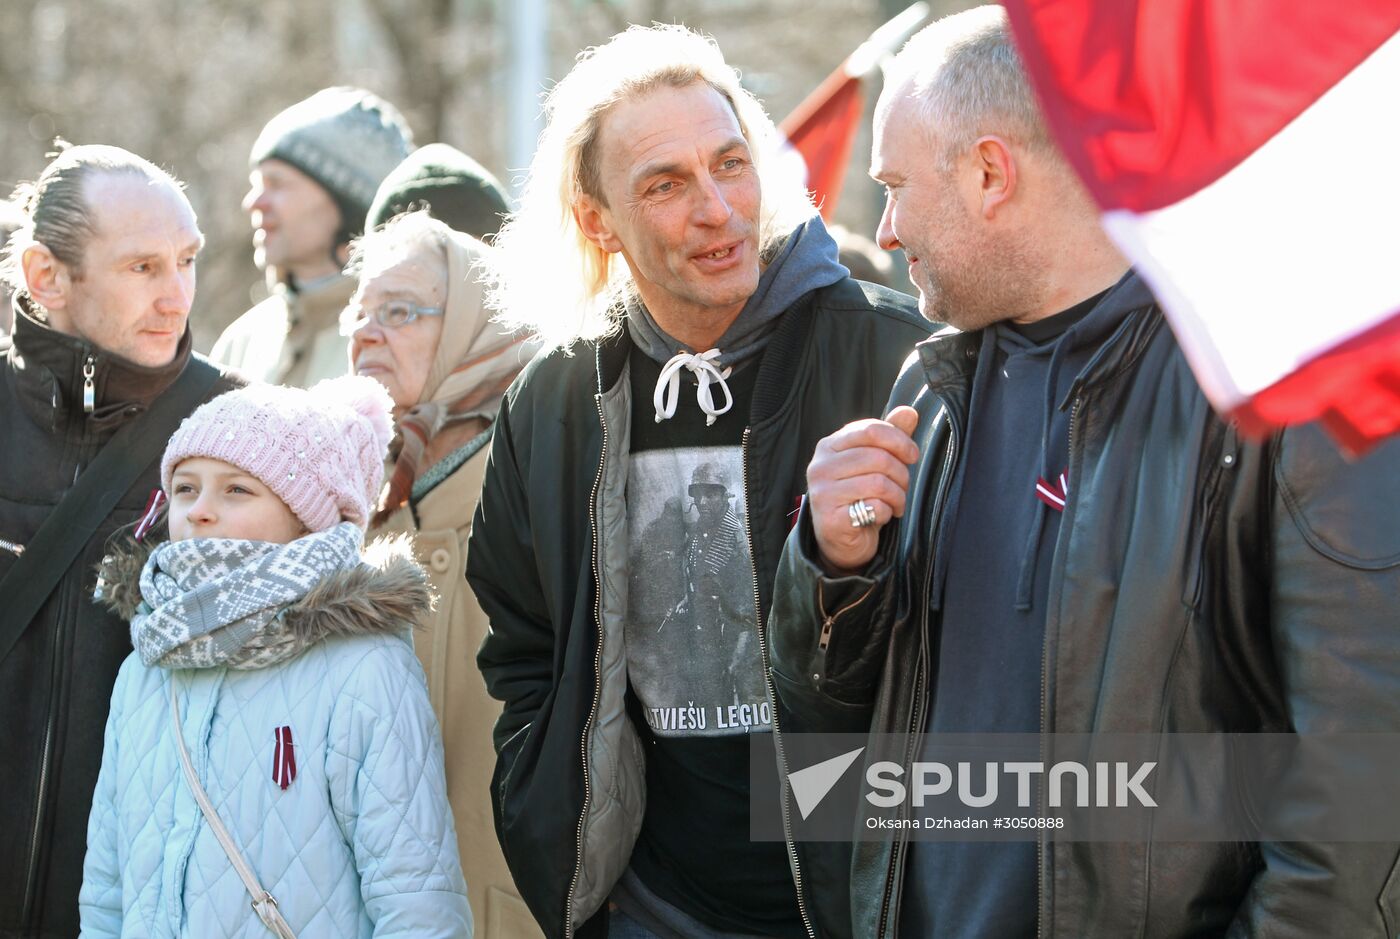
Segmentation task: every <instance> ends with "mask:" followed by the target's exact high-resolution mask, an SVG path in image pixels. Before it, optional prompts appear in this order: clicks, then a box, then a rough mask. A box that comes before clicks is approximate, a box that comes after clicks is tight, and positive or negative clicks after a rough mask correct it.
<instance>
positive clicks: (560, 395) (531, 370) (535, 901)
mask: <svg viewBox="0 0 1400 939" xmlns="http://www.w3.org/2000/svg"><path fill="white" fill-rule="evenodd" d="M929 328H930V327H929V324H928V323H927V322H926V321H924V320H923V319H922V318H920V317H919V315H918V313H917V311H916V310H915V307H914V301H913V299H912V298H911V297H907V296H904V295H903V294H897V293H893V292H891V291H888V290H885V289H883V288H879V287H875V286H872V285H869V284H861V283H859V282H857V281H854V280H849V279H847V280H844V281H841V282H839V283H837V284H835V285H833V286H831V287H826V288H822V289H819V290H816V291H813V292H812V293H809V294H807V295H806V296H805V297H803V298H802V299H801V300H799V301H798V302H797V303H796V304H794V305H793V307H792V308H790V309H789V310H788V311H787V312H786V313H785V314H784V315H783V317H782V320H781V322H780V325H779V326H778V327H777V329H776V330H775V331H774V333H773V335H772V338H771V339H770V340H769V345H768V348H767V350H766V351H765V352H764V357H763V360H762V364H761V365H760V366H759V369H760V370H759V373H758V375H757V377H756V379H755V387H754V395H753V403H752V407H751V412H750V419H749V427H748V429H747V430H746V431H745V433H744V440H743V451H744V469H745V472H744V487H745V492H746V496H747V499H746V504H747V505H748V506H749V511H748V514H747V525H746V528H747V536H748V538H749V541H750V546H751V548H752V553H753V567H754V575H755V577H754V584H753V587H754V591H755V593H756V598H755V600H756V608H757V609H758V610H759V611H760V616H759V639H760V644H761V645H762V646H763V652H764V655H765V664H766V654H767V652H766V643H765V640H764V638H763V637H764V631H763V630H764V623H763V615H762V614H763V612H764V611H766V610H767V609H768V607H769V604H770V603H771V599H772V589H771V588H772V582H773V580H772V578H773V573H774V571H775V570H776V568H777V563H778V556H779V554H780V553H781V551H782V547H783V542H784V539H786V537H787V533H788V530H789V529H790V528H791V525H792V513H793V509H794V502H795V500H796V498H797V497H798V496H800V495H801V493H802V492H803V490H804V489H805V488H806V469H807V461H808V459H809V458H810V456H811V453H812V450H813V448H814V447H815V446H816V443H817V441H818V440H820V439H821V438H822V437H823V436H825V435H827V434H829V433H831V432H832V431H834V430H835V429H836V428H837V427H840V426H841V425H842V424H844V423H846V422H847V421H852V420H856V419H857V418H860V417H870V416H874V415H875V414H877V413H878V412H879V409H880V406H881V404H882V403H883V401H884V399H885V397H886V393H887V390H888V385H889V376H892V375H895V374H897V373H898V371H899V368H900V363H901V362H903V361H904V359H905V358H906V357H907V356H908V355H909V353H910V352H911V350H912V349H913V347H914V344H915V343H916V342H918V341H919V340H920V339H923V338H926V337H927V336H928V333H929ZM630 346H631V340H630V339H628V338H627V335H626V333H625V331H624V332H622V333H620V334H619V335H617V336H614V337H613V338H611V339H609V340H605V341H604V342H602V343H588V344H584V345H583V347H582V348H581V349H580V350H578V351H576V352H575V353H574V354H573V355H572V356H566V355H564V354H563V353H560V352H554V353H551V354H549V355H546V356H543V357H537V358H536V359H535V360H534V361H533V362H531V363H530V364H529V365H528V366H527V367H526V368H525V371H524V372H522V373H521V375H520V377H519V378H517V379H516V382H515V384H514V385H513V386H512V387H511V389H510V391H509V392H507V394H506V399H505V402H504V404H503V405H502V407H501V411H500V415H499V417H498V419H497V424H496V431H495V434H494V436H493V438H492V443H491V455H490V463H489V465H488V468H487V471H486V479H485V484H484V487H483V490H482V495H481V502H480V505H479V507H478V509H477V512H476V516H475V518H474V519H473V522H472V535H471V540H470V542H469V544H468V551H467V580H468V581H469V582H470V584H471V586H472V589H473V590H474V591H475V592H476V596H477V599H478V600H479V601H480V603H481V608H482V609H483V610H484V611H485V612H486V615H487V617H488V618H489V620H490V624H491V628H490V633H489V634H488V636H487V638H486V640H485V642H484V643H483V644H482V647H481V652H480V654H479V655H478V657H477V662H478V664H479V665H480V666H481V670H482V673H483V675H484V677H485V679H486V687H487V689H488V690H489V691H490V693H491V695H492V696H493V697H495V698H497V699H499V700H501V701H503V702H505V709H504V712H503V714H502V715H501V718H500V720H499V721H498V722H497V724H496V728H495V745H496V750H497V761H496V770H495V775H494V777H493V780H492V793H491V794H492V801H493V803H494V808H495V821H496V831H497V834H498V835H499V837H500V839H501V845H502V848H503V849H504V853H505V857H506V862H507V864H508V865H509V867H510V870H511V874H512V875H513V876H514V878H515V883H516V885H517V886H518V887H519V888H520V893H521V896H522V897H523V898H524V900H525V902H526V903H527V904H528V905H529V907H530V910H531V912H533V913H534V915H535V918H536V919H537V920H538V921H539V923H540V926H541V928H542V929H543V930H544V933H545V935H547V936H550V937H562V936H569V935H572V934H574V932H575V931H576V930H577V931H579V933H580V934H590V933H592V932H593V931H594V930H601V929H603V928H605V926H606V920H605V917H604V916H602V915H595V913H597V912H598V911H599V910H600V909H601V908H602V907H603V905H604V903H605V901H606V899H607V895H608V893H609V892H610V891H611V889H612V887H613V885H614V884H615V883H616V880H617V878H618V877H619V876H620V874H621V873H622V871H623V869H625V867H626V866H627V862H628V860H629V859H630V857H631V854H632V848H633V845H634V844H635V841H636V837H637V832H638V831H639V829H640V825H641V821H642V810H643V805H644V802H643V800H644V799H645V792H644V788H645V783H644V780H645V775H644V764H643V754H642V750H641V745H640V743H639V741H638V738H637V734H636V731H635V729H633V728H632V725H631V722H630V719H629V718H628V716H627V714H626V713H625V712H624V709H623V699H624V694H625V691H626V687H627V674H626V657H625V648H624V646H623V642H622V640H623V620H624V618H625V613H626V592H627V591H626V584H627V572H626V565H627V562H628V552H627V539H626V531H627V528H626V512H625V509H626V499H625V494H624V493H625V485H626V480H627V466H628V442H627V441H628V434H629V428H630V426H631V421H630V415H631V405H630V400H629V396H630V384H629V381H628V378H627V372H626V370H625V367H626V363H627V356H628V350H629V348H630ZM882 376H883V380H882ZM799 902H800V885H799Z"/></svg>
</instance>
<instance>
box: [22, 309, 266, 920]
mask: <svg viewBox="0 0 1400 939" xmlns="http://www.w3.org/2000/svg"><path fill="white" fill-rule="evenodd" d="M11 341H12V342H13V345H10V342H11ZM190 345H191V343H190V334H189V332H188V331H186V333H185V336H184V338H183V339H182V340H181V342H180V346H179V350H178V351H177V353H176V355H175V359H174V360H173V361H172V362H171V363H170V364H169V365H166V366H162V367H159V368H144V367H142V366H139V365H136V364H134V363H132V362H128V361H126V360H124V359H121V358H118V357H117V356H114V355H111V354H109V353H106V352H103V351H102V350H100V349H97V348H95V347H94V346H92V345H91V344H89V343H87V342H85V341H83V340H81V339H78V338H76V337H73V336H68V335H65V334H63V333H59V332H56V331H54V330H52V329H49V328H48V327H47V326H45V325H44V324H42V323H40V322H38V321H37V320H35V319H32V318H31V317H30V316H29V315H28V314H27V313H25V312H23V311H22V310H21V309H20V305H19V303H18V302H17V303H16V313H15V324H14V333H13V335H12V337H11V340H0V356H3V358H0V539H3V540H5V541H7V542H11V543H13V544H17V545H21V546H22V545H25V544H27V543H28V542H29V541H30V539H32V538H33V537H34V535H35V533H36V532H37V531H38V530H39V526H40V525H42V524H43V522H44V519H46V518H47V517H48V515H49V513H50V512H52V511H53V509H54V507H55V506H56V505H57V504H58V503H59V501H60V500H61V499H62V498H63V496H64V494H65V493H66V492H67V491H68V489H69V487H70V486H72V484H73V481H74V480H75V479H76V478H77V475H78V473H79V472H80V471H81V470H82V468H83V467H84V466H86V465H88V464H89V463H91V462H92V461H93V459H94V458H95V457H96V456H97V454H98V452H99V451H100V450H101V449H102V447H103V445H104V444H105V443H106V442H107V441H108V440H110V439H111V437H112V435H113V434H115V433H116V432H117V430H118V429H119V428H120V427H122V426H123V425H124V424H126V423H127V422H129V421H131V420H133V419H134V418H136V417H137V416H139V415H140V414H142V413H144V412H145V410H146V408H147V407H149V406H150V404H151V402H153V401H154V400H155V399H156V398H157V397H158V396H159V395H160V393H161V392H162V391H164V390H165V389H167V388H169V387H170V385H171V384H173V383H174V382H175V380H176V379H177V378H178V377H179V376H180V373H181V372H182V371H183V370H184V368H185V365H186V364H187V363H188V362H189V360H190V357H191V355H192V352H191V347H190ZM89 364H90V366H91V372H92V385H93V395H94V400H93V409H92V411H91V413H87V412H85V411H84V408H83V383H84V378H83V371H84V366H85V365H89ZM240 383H241V382H239V381H238V380H237V379H235V378H233V377H232V376H230V375H228V374H224V375H222V376H221V377H220V378H219V379H217V380H216V382H215V384H214V387H213V388H212V389H211V390H210V392H209V395H208V396H209V397H213V396H215V395H218V394H221V393H223V392H225V391H228V390H230V389H231V388H234V387H236V386H237V385H238V384H240ZM164 449H165V447H164V444H163V442H157V443H155V444H154V445H153V447H152V453H153V454H154V457H153V458H152V461H151V464H150V466H149V467H148V468H147V469H146V470H145V471H144V472H142V474H141V476H140V477H139V478H138V479H137V481H136V484H135V485H134V486H132V487H131V489H130V490H129V491H128V492H127V493H126V494H125V495H124V496H123V497H122V498H121V500H120V501H118V503H117V507H116V509H115V510H114V511H113V512H112V514H111V515H110V516H109V517H108V518H107V520H106V521H105V522H103V524H101V525H100V526H98V529H97V531H96V533H95V534H94V535H93V537H92V538H91V539H90V540H89V541H88V543H87V546H86V547H85V548H84V549H83V550H82V552H81V553H79V555H78V558H77V560H76V561H74V563H73V564H72V565H71V566H70V567H69V569H68V571H67V573H65V574H64V575H63V578H62V580H60V581H59V583H58V586H57V587H56V588H55V589H54V592H53V594H52V595H51V596H50V597H49V599H48V601H47V602H46V603H45V604H44V606H43V607H42V608H41V609H40V610H39V613H38V615H37V616H36V617H35V619H34V621H33V622H31V623H30V625H29V628H28V629H26V630H25V632H24V633H23V635H22V637H21V638H20V640H19V642H18V643H17V644H16V645H15V647H14V648H13V649H12V650H11V651H10V654H9V655H8V656H7V657H6V658H5V659H4V661H2V662H0V715H3V716H4V721H5V732H4V733H3V734H0V792H3V793H4V797H3V798H0V831H3V832H4V837H3V838H0V937H3V939H19V937H24V939H72V937H74V936H76V935H77V934H78V888H79V887H80V886H81V884H82V879H83V854H84V853H85V851H86V849H87V816H88V808H89V806H90V805H91V802H92V790H93V787H94V786H95V785H96V784H97V770H98V767H99V766H100V765H101V762H102V731H103V728H104V726H105V725H106V721H107V707H108V701H109V699H110V697H111V694H112V685H113V683H114V682H115V681H116V678H117V669H118V667H119V666H120V665H121V663H122V660H123V659H125V658H126V656H127V654H128V653H129V652H131V639H130V634H129V632H128V629H127V624H126V623H124V622H123V621H122V620H121V619H119V618H118V617H117V616H116V615H115V614H114V613H111V612H109V611H107V610H105V609H103V608H101V607H99V606H98V605H97V604H95V603H94V602H93V600H92V590H93V587H94V585H95V583H96V580H97V574H96V565H97V563H98V562H99V561H100V560H101V559H102V554H103V546H104V545H105V543H106V541H107V538H108V537H109V536H110V535H111V534H112V532H114V531H115V530H116V529H117V528H119V527H121V526H122V525H126V524H129V523H130V522H133V521H135V520H136V519H137V518H138V517H139V516H140V514H141V512H142V510H143V509H144V508H145V507H146V500H147V498H148V497H149V496H150V493H151V490H153V489H158V488H159V487H160V455H161V453H162V451H164ZM15 559H16V555H15V553H14V552H13V550H11V549H8V548H7V547H5V546H4V545H0V577H3V576H4V575H5V573H6V572H7V571H8V570H9V569H10V566H11V565H12V564H14V563H15ZM4 602H5V598H4V597H0V604H3V603H4Z"/></svg>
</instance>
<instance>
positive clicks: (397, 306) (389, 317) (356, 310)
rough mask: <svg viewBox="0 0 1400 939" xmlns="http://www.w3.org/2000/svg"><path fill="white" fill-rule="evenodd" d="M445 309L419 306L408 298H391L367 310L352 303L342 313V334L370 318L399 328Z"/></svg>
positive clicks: (381, 323)
mask: <svg viewBox="0 0 1400 939" xmlns="http://www.w3.org/2000/svg"><path fill="white" fill-rule="evenodd" d="M443 310H444V307H440V306H418V305H417V304H414V303H409V302H408V301H407V300H389V301H388V302H386V303H381V304H380V305H379V306H377V307H375V308H374V309H373V310H365V309H363V308H361V307H360V306H358V305H356V304H353V303H352V304H351V305H350V306H347V307H346V308H345V312H343V313H341V314H340V334H341V335H342V336H349V335H351V334H352V333H354V332H355V330H357V329H359V328H360V327H361V326H363V325H365V324H366V323H368V322H369V321H370V320H374V321H375V322H376V323H378V324H379V325H380V326H383V327H385V328H387V329H398V328H399V327H400V326H407V325H408V324H409V323H411V322H413V321H414V320H416V319H417V318H418V317H420V316H441V315H442V314H443Z"/></svg>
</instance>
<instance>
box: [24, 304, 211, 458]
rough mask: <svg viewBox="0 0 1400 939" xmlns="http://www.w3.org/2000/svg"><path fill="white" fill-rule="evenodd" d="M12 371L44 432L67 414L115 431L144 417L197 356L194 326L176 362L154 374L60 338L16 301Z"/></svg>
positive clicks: (182, 339) (85, 343)
mask: <svg viewBox="0 0 1400 939" xmlns="http://www.w3.org/2000/svg"><path fill="white" fill-rule="evenodd" d="M14 311H15V321H14V327H13V333H12V335H11V339H12V341H13V345H12V347H11V349H10V353H9V359H8V363H7V364H8V367H9V368H10V370H11V371H12V372H13V374H14V381H15V388H16V390H17V392H18V397H19V400H20V405H21V406H22V407H23V408H24V410H25V413H26V414H28V415H29V418H30V419H31V420H32V421H34V423H35V424H36V425H38V426H39V427H41V428H43V429H45V430H47V431H49V432H50V433H52V432H53V431H55V430H56V429H57V428H58V427H59V426H60V425H61V424H62V423H63V417H64V415H65V414H70V413H71V414H73V415H74V416H76V417H78V418H82V417H87V418H88V419H89V420H90V421H91V422H92V424H93V425H94V426H95V427H96V428H97V429H103V428H106V427H112V426H116V425H117V424H120V423H122V422H123V421H124V420H127V419H129V418H132V417H135V416H136V415H137V414H140V413H142V412H144V411H145V410H146V409H147V408H148V407H150V405H151V403H152V402H153V401H154V400H155V399H156V398H158V397H159V396H160V395H161V393H162V392H164V391H165V390H166V389H167V388H169V387H170V386H171V385H172V384H174V382H175V379H177V378H179V377H180V373H181V372H182V371H184V369H185V365H186V363H188V362H189V359H190V355H191V353H192V351H193V348H192V346H193V342H192V339H191V334H190V330H189V326H188V325H187V326H186V327H185V334H184V335H183V336H182V337H180V344H179V346H178V348H177V349H176V351H175V358H174V359H172V360H171V361H170V363H169V364H167V365H161V366H157V367H154V368H149V367H146V366H143V365H137V364H136V363H135V362H132V361H129V360H127V359H124V358H122V357H121V356H118V355H115V354H113V353H111V352H107V351H105V350H102V349H99V348H97V347H96V346H94V345H92V344H91V343H89V342H88V341H87V340H85V339H81V338H79V337H77V336H70V335H68V334H66V333H61V332H59V331H58V330H56V329H53V328H51V327H49V326H48V325H47V324H45V323H43V322H41V321H40V320H39V319H37V318H36V317H35V316H34V314H33V311H32V309H31V308H30V305H29V303H28V302H27V301H26V300H24V299H23V298H20V297H16V298H15V302H14ZM89 358H91V360H92V362H91V364H92V369H93V374H92V383H93V393H94V396H93V409H92V413H91V414H90V415H88V414H85V412H84V410H83V384H84V379H83V366H84V365H85V364H87V362H88V360H89Z"/></svg>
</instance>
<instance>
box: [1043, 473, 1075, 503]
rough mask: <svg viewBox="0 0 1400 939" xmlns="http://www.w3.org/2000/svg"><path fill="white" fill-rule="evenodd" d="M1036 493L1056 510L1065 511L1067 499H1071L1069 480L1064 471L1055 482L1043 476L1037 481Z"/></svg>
mask: <svg viewBox="0 0 1400 939" xmlns="http://www.w3.org/2000/svg"><path fill="white" fill-rule="evenodd" d="M1035 495H1036V498H1037V499H1039V500H1040V501H1041V502H1044V503H1045V504H1046V505H1048V506H1050V508H1052V509H1054V510H1055V511H1056V512H1063V511H1064V510H1065V501H1066V500H1067V499H1069V480H1068V479H1066V478H1065V474H1064V473H1061V474H1060V475H1059V477H1058V478H1056V480H1055V481H1054V482H1046V481H1045V477H1044V476H1041V477H1040V478H1039V479H1037V480H1036V481H1035Z"/></svg>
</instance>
